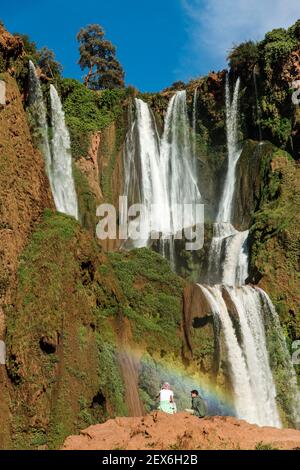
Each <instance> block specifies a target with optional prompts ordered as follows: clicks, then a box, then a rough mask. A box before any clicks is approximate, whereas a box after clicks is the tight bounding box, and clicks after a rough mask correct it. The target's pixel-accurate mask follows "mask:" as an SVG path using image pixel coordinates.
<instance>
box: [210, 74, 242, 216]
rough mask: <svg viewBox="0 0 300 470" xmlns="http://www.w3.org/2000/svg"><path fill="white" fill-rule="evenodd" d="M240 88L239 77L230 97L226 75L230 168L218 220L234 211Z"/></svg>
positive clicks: (238, 156)
mask: <svg viewBox="0 0 300 470" xmlns="http://www.w3.org/2000/svg"><path fill="white" fill-rule="evenodd" d="M239 90H240V79H239V78H238V79H237V81H236V84H235V87H234V93H233V98H232V100H231V98H230V88H229V80H228V76H226V132H227V152H228V168H227V174H226V178H225V183H224V188H223V193H222V197H221V202H220V205H219V212H218V215H217V220H216V221H217V222H230V221H231V217H232V211H233V195H234V188H235V170H236V165H237V162H238V160H239V158H240V155H241V149H240V147H239V145H238V98H239Z"/></svg>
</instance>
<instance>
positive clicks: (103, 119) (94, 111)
mask: <svg viewBox="0 0 300 470" xmlns="http://www.w3.org/2000/svg"><path fill="white" fill-rule="evenodd" d="M59 88H60V92H61V96H62V100H63V106H64V111H65V115H66V122H67V125H68V128H69V130H70V136H71V150H72V155H73V157H74V158H75V159H77V158H79V157H82V156H85V155H86V154H87V151H88V147H89V140H90V139H89V135H90V134H91V133H93V132H95V131H99V130H101V129H103V128H105V127H107V126H108V125H109V124H111V123H112V122H113V121H114V120H115V119H116V118H117V117H118V116H119V115H120V113H121V112H122V110H123V102H124V100H125V98H126V90H124V89H114V90H103V91H101V92H95V91H92V90H89V89H87V88H86V87H85V86H84V85H83V84H82V83H80V82H78V81H77V80H74V79H68V78H65V79H62V80H61V81H60V82H59Z"/></svg>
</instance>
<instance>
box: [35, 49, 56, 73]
mask: <svg viewBox="0 0 300 470" xmlns="http://www.w3.org/2000/svg"><path fill="white" fill-rule="evenodd" d="M36 59H37V64H38V66H39V67H40V69H41V70H42V72H43V73H44V74H45V75H46V76H50V77H51V78H52V79H55V78H58V77H60V75H61V72H62V65H61V64H60V63H59V62H57V60H56V59H55V54H54V52H53V51H51V50H50V49H48V48H47V47H43V48H42V49H40V50H39V51H37V53H36Z"/></svg>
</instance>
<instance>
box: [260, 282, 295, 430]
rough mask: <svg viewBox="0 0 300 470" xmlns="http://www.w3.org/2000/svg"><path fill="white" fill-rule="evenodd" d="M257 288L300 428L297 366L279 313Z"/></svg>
mask: <svg viewBox="0 0 300 470" xmlns="http://www.w3.org/2000/svg"><path fill="white" fill-rule="evenodd" d="M256 289H257V291H258V292H259V293H260V296H261V299H262V303H263V308H264V311H265V317H266V319H267V320H268V322H269V330H270V336H271V343H273V348H274V343H275V346H276V347H275V351H276V353H277V358H276V364H275V367H277V368H278V367H280V374H281V376H282V380H283V383H284V384H285V393H286V395H287V397H288V400H286V402H287V407H288V409H289V414H290V417H291V419H292V421H293V423H294V424H295V426H296V427H297V428H298V429H300V390H299V386H298V382H297V375H296V372H295V368H294V365H293V362H292V359H291V355H290V353H289V350H288V347H287V344H286V339H285V337H284V334H283V331H282V328H281V325H280V320H279V317H278V313H277V312H276V309H275V307H274V305H273V304H272V302H271V299H270V298H269V296H268V295H267V294H266V292H264V291H263V290H262V289H260V288H258V287H257V288H256ZM285 398H286V397H285Z"/></svg>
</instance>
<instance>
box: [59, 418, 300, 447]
mask: <svg viewBox="0 0 300 470" xmlns="http://www.w3.org/2000/svg"><path fill="white" fill-rule="evenodd" d="M265 448H266V449H268V448H272V449H275V448H276V449H297V448H298V449H300V431H296V430H294V429H275V428H270V427H263V428H261V427H258V426H256V425H252V424H249V423H247V422H245V421H241V420H237V419H235V418H232V417H218V416H215V417H208V418H205V419H199V418H196V417H194V416H191V415H189V414H187V413H178V414H176V415H167V414H164V413H161V412H154V413H152V414H150V415H147V416H142V417H138V418H115V419H110V420H109V421H107V422H106V423H103V424H97V425H95V426H90V427H89V428H87V429H85V430H84V431H81V433H80V435H79V436H70V437H68V438H67V439H66V441H65V443H64V446H63V449H64V450H139V449H142V450H149V449H154V450H170V449H171V450H176V449H182V450H197V449H199V450H204V449H207V450H213V449H222V450H230V449H233V450H240V449H241V450H244V449H250V450H251V449H253V450H254V449H265Z"/></svg>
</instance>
